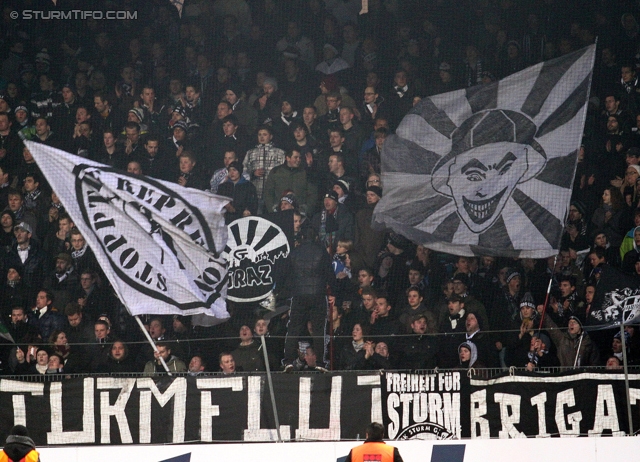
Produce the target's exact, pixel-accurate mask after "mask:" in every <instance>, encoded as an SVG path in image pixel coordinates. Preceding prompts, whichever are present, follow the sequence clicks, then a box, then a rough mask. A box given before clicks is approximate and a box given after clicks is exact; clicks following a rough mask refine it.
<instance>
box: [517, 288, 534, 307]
mask: <svg viewBox="0 0 640 462" xmlns="http://www.w3.org/2000/svg"><path fill="white" fill-rule="evenodd" d="M523 306H528V307H529V308H533V309H535V308H536V304H535V302H534V301H533V296H532V295H531V292H527V293H525V294H524V295H523V297H522V300H520V308H522V307H523Z"/></svg>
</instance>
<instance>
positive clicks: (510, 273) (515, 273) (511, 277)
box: [507, 268, 521, 284]
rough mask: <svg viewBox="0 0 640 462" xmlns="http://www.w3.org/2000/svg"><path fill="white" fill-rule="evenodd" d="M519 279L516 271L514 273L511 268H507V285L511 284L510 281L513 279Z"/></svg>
mask: <svg viewBox="0 0 640 462" xmlns="http://www.w3.org/2000/svg"><path fill="white" fill-rule="evenodd" d="M516 276H517V277H521V275H520V273H518V271H516V270H515V269H513V268H509V271H508V272H507V284H509V282H511V280H512V279H513V278H515V277H516Z"/></svg>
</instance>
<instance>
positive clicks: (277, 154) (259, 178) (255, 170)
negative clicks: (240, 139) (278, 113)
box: [242, 125, 284, 213]
mask: <svg viewBox="0 0 640 462" xmlns="http://www.w3.org/2000/svg"><path fill="white" fill-rule="evenodd" d="M272 139H273V132H272V130H271V127H268V126H266V125H263V126H262V127H260V129H259V130H258V145H257V146H256V147H255V148H253V149H250V150H249V151H247V155H246V156H245V158H244V162H242V166H243V167H244V171H245V172H248V173H249V175H251V182H252V183H253V185H254V186H255V187H256V191H257V193H258V203H259V206H258V213H262V212H263V211H264V200H263V199H262V191H263V190H264V184H265V183H266V181H267V176H269V172H270V171H271V169H273V168H274V167H276V166H278V165H282V164H283V163H284V151H283V150H282V149H279V148H276V147H275V146H274V145H273V143H272V142H271V140H272Z"/></svg>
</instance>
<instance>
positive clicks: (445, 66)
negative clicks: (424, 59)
mask: <svg viewBox="0 0 640 462" xmlns="http://www.w3.org/2000/svg"><path fill="white" fill-rule="evenodd" d="M438 70H439V71H445V72H451V64H449V63H448V62H446V61H443V62H441V63H440V66H438Z"/></svg>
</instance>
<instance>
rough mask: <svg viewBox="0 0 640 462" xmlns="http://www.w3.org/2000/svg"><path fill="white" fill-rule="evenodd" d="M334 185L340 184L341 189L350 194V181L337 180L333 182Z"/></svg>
mask: <svg viewBox="0 0 640 462" xmlns="http://www.w3.org/2000/svg"><path fill="white" fill-rule="evenodd" d="M333 185H334V186H338V187H339V188H340V189H342V192H343V193H344V194H349V186H350V185H349V182H348V181H346V180H336V182H335V183H333Z"/></svg>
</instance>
